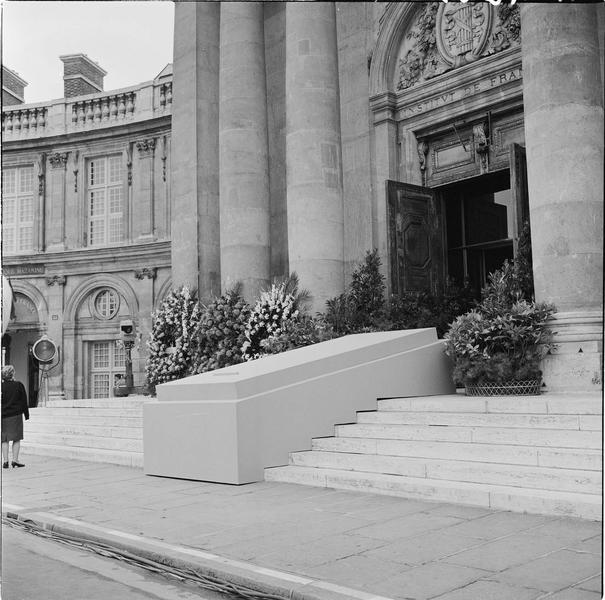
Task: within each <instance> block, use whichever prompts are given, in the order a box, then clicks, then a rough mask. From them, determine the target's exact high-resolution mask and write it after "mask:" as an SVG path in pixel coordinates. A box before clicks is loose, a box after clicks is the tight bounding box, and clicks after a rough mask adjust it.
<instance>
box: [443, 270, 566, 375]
mask: <svg viewBox="0 0 605 600" xmlns="http://www.w3.org/2000/svg"><path fill="white" fill-rule="evenodd" d="M554 312H555V307H554V306H553V305H552V304H546V303H534V302H530V301H528V300H525V299H523V291H522V289H521V278H520V277H519V271H518V269H515V266H514V265H513V264H512V263H509V262H508V261H505V263H504V265H503V266H502V268H501V269H499V270H497V271H494V272H493V273H492V274H491V275H490V276H489V282H488V285H487V286H486V287H485V288H484V289H483V299H482V300H481V302H480V303H479V305H478V306H477V308H476V309H474V310H471V311H470V312H468V313H466V314H465V315H462V316H460V317H458V318H457V319H456V320H455V321H454V322H453V323H452V325H451V326H450V329H449V331H448V333H447V336H446V354H447V355H448V356H450V357H451V358H452V360H453V363H454V380H455V381H456V382H457V383H461V384H464V385H474V384H477V383H505V382H507V381H523V380H530V379H540V377H541V376H542V372H541V371H540V360H541V359H542V358H543V357H544V355H545V354H546V353H547V352H548V351H550V350H551V349H552V348H553V344H552V332H551V331H550V330H549V329H548V328H547V327H546V322H547V320H548V319H549V318H550V317H551V316H552V315H553V314H554Z"/></svg>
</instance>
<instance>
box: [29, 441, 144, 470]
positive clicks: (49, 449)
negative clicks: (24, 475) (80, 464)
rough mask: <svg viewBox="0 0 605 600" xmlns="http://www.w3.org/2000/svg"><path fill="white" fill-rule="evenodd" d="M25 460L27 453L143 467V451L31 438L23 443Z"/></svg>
mask: <svg viewBox="0 0 605 600" xmlns="http://www.w3.org/2000/svg"><path fill="white" fill-rule="evenodd" d="M21 448H22V455H21V457H22V458H23V460H24V462H25V463H27V455H28V454H33V455H37V456H56V457H59V458H69V459H74V460H84V461H90V462H103V463H109V464H114V465H123V466H126V467H137V468H143V453H142V452H125V451H118V450H104V449H101V448H83V447H79V446H64V445H54V444H39V443H36V442H33V441H30V440H23V442H22V443H21Z"/></svg>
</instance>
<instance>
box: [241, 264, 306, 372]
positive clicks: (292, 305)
mask: <svg viewBox="0 0 605 600" xmlns="http://www.w3.org/2000/svg"><path fill="white" fill-rule="evenodd" d="M309 297H310V296H309V292H308V291H306V290H299V282H298V275H296V273H292V274H291V275H290V276H289V277H287V278H285V279H282V280H281V281H278V282H276V283H273V284H272V286H271V289H269V290H266V291H263V292H261V295H260V298H259V300H257V302H256V304H255V305H254V308H253V309H252V311H251V313H250V317H249V319H248V322H247V324H246V330H245V339H244V343H243V344H242V348H241V351H242V358H243V360H246V361H248V360H253V359H255V358H259V357H260V356H262V355H263V353H264V350H263V348H262V346H261V342H262V341H263V340H265V339H267V338H268V337H270V336H274V335H279V334H281V333H282V331H283V327H284V325H285V324H286V323H287V322H288V321H292V320H296V319H297V318H298V316H299V315H300V312H301V310H302V309H303V308H304V305H305V303H306V301H307V300H308V299H309Z"/></svg>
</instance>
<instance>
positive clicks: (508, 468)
mask: <svg viewBox="0 0 605 600" xmlns="http://www.w3.org/2000/svg"><path fill="white" fill-rule="evenodd" d="M290 464H293V465H297V466H301V467H316V468H320V469H338V470H345V471H356V472H359V471H362V472H366V473H386V474H390V475H405V476H407V477H418V478H426V479H446V480H450V481H464V482H469V483H488V484H489V483H492V484H498V485H510V486H515V487H523V488H537V489H544V490H552V491H557V490H559V491H565V492H582V493H588V494H596V493H599V492H600V490H601V486H602V477H601V473H600V472H599V471H584V470H579V469H559V468H551V467H538V466H530V465H511V464H503V463H480V462H471V461H459V460H445V459H442V460H438V459H427V458H410V457H407V456H383V455H377V454H351V453H343V452H327V451H326V452H324V451H313V450H311V451H306V452H293V453H292V454H291V455H290Z"/></svg>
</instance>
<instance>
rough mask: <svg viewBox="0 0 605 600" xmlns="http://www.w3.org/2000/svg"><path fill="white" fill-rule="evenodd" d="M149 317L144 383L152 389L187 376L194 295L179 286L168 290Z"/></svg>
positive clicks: (194, 316)
mask: <svg viewBox="0 0 605 600" xmlns="http://www.w3.org/2000/svg"><path fill="white" fill-rule="evenodd" d="M151 316H152V319H153V327H152V329H151V336H150V339H149V341H148V342H147V349H148V351H149V358H148V359H147V362H146V364H145V373H146V375H147V383H148V384H149V385H150V386H151V387H154V386H156V385H157V384H159V383H165V382H167V381H172V380H174V379H180V378H181V377H184V376H185V375H187V374H188V373H189V370H190V366H191V360H192V352H193V346H194V339H193V335H194V332H195V329H196V326H197V323H198V321H199V320H200V305H199V303H198V301H197V298H196V294H195V292H192V291H191V290H189V288H188V287H186V286H183V287H180V288H178V289H175V290H172V291H171V292H170V293H169V294H168V295H167V296H166V298H165V299H164V301H163V302H162V304H161V306H160V308H159V309H158V311H157V312H155V313H152V315H151Z"/></svg>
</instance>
